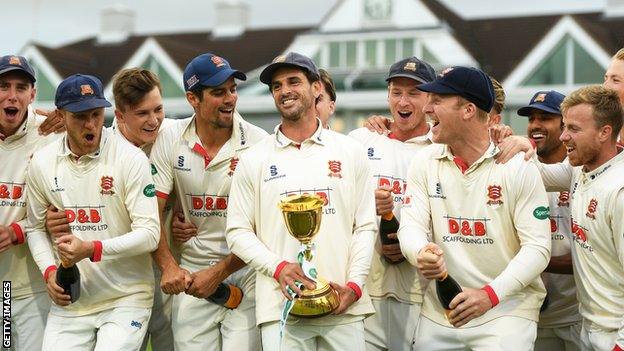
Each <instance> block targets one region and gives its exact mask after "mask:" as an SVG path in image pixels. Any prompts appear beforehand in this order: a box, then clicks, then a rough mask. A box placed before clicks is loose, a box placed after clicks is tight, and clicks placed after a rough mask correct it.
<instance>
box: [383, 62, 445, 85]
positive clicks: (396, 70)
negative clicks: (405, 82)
mask: <svg viewBox="0 0 624 351" xmlns="http://www.w3.org/2000/svg"><path fill="white" fill-rule="evenodd" d="M396 77H405V78H410V79H413V80H415V81H417V82H418V83H419V84H420V83H429V82H433V81H434V80H435V70H434V69H433V67H431V65H430V64H428V63H427V62H425V61H422V60H419V59H418V58H417V57H415V56H412V57H408V58H406V59H403V60H401V61H399V62H395V63H394V64H392V66H390V71H389V72H388V78H386V82H390V79H392V78H396Z"/></svg>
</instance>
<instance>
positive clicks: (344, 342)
mask: <svg viewBox="0 0 624 351" xmlns="http://www.w3.org/2000/svg"><path fill="white" fill-rule="evenodd" d="M260 329H261V331H262V350H263V351H317V350H318V351H342V350H348V351H365V350H366V346H365V342H364V323H363V322H362V321H357V322H353V323H347V324H339V325H328V326H316V325H302V324H290V325H286V327H285V328H284V335H283V337H282V338H281V345H280V330H279V329H280V328H279V322H278V321H275V322H269V323H263V324H262V325H261V326H260Z"/></svg>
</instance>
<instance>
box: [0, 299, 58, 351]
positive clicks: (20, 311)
mask: <svg viewBox="0 0 624 351" xmlns="http://www.w3.org/2000/svg"><path fill="white" fill-rule="evenodd" d="M51 303H52V302H51V300H50V297H49V296H48V293H46V292H40V293H36V294H32V295H30V296H27V297H24V298H20V299H13V300H11V348H10V349H9V350H13V351H39V350H41V345H42V343H43V331H44V329H45V326H46V320H47V319H48V313H49V312H50V305H51ZM0 345H1V344H0ZM0 349H1V350H6V349H5V348H3V347H2V346H0Z"/></svg>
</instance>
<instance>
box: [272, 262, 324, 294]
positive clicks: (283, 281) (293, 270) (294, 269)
mask: <svg viewBox="0 0 624 351" xmlns="http://www.w3.org/2000/svg"><path fill="white" fill-rule="evenodd" d="M277 281H278V282H279V284H280V287H281V288H282V294H284V296H286V298H287V299H289V300H292V297H291V296H290V294H288V290H287V289H288V287H290V288H291V289H292V290H293V291H294V292H295V293H296V294H297V295H301V290H300V289H299V288H298V287H297V285H296V284H295V282H297V281H298V282H301V283H303V285H304V286H305V288H306V289H308V290H314V289H315V287H316V283H314V281H313V280H311V279H310V278H308V277H306V276H305V274H304V273H303V270H302V269H301V266H299V264H298V263H287V264H286V265H285V266H284V267H283V268H282V270H281V271H280V274H279V277H278V279H277Z"/></svg>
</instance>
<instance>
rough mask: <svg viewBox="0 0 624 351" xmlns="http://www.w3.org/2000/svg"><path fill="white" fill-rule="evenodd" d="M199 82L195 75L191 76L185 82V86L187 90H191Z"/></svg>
mask: <svg viewBox="0 0 624 351" xmlns="http://www.w3.org/2000/svg"><path fill="white" fill-rule="evenodd" d="M197 82H199V79H198V78H197V76H196V75H192V76H191V78H189V79H187V80H186V85H188V87H189V89H190V88H192V87H193V86H194V85H195V84H197Z"/></svg>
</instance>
